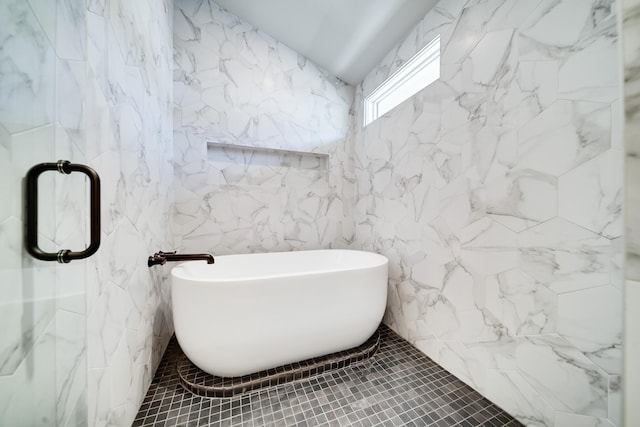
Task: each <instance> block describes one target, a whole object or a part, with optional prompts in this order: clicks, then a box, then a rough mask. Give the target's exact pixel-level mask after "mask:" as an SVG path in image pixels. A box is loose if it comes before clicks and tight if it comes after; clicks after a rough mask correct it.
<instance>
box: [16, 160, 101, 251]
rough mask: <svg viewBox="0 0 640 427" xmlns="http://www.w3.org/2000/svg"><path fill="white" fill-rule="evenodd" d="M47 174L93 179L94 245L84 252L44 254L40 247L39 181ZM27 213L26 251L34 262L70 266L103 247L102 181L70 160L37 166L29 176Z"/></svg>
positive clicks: (92, 238)
mask: <svg viewBox="0 0 640 427" xmlns="http://www.w3.org/2000/svg"><path fill="white" fill-rule="evenodd" d="M46 171H58V172H60V173H61V174H65V175H69V174H70V173H72V172H82V173H83V174H85V175H87V177H89V184H90V186H91V196H90V210H91V211H90V215H91V242H90V243H89V246H88V247H87V248H86V249H85V250H83V251H78V252H74V251H71V250H69V249H61V250H59V251H58V252H44V251H43V250H42V249H40V247H39V246H38V177H39V176H40V174H41V173H43V172H46ZM25 211H26V223H25V247H26V249H27V252H29V254H31V256H33V257H34V258H37V259H39V260H42V261H58V262H59V263H65V264H66V263H68V262H71V261H72V260H75V259H83V258H87V257H90V256H91V255H93V254H95V253H96V251H97V250H98V248H99V247H100V177H99V176H98V174H97V173H96V171H95V170H93V169H91V168H90V167H89V166H85V165H81V164H74V163H71V162H69V161H68V160H59V161H58V162H56V163H40V164H37V165H35V166H33V167H32V168H31V169H29V171H28V172H27V176H26V204H25Z"/></svg>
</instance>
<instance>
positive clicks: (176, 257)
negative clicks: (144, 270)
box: [147, 251, 215, 267]
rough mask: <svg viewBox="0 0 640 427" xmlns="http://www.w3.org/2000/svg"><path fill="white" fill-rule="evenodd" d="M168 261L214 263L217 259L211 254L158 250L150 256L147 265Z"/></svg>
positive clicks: (161, 263) (162, 263)
mask: <svg viewBox="0 0 640 427" xmlns="http://www.w3.org/2000/svg"><path fill="white" fill-rule="evenodd" d="M167 261H207V264H213V263H214V262H215V261H214V259H213V255H211V254H177V253H176V252H175V251H173V252H162V251H160V252H156V253H155V254H153V255H152V256H150V257H149V259H148V261H147V265H148V266H149V267H152V266H154V265H158V264H160V265H164V264H165V263H166V262H167Z"/></svg>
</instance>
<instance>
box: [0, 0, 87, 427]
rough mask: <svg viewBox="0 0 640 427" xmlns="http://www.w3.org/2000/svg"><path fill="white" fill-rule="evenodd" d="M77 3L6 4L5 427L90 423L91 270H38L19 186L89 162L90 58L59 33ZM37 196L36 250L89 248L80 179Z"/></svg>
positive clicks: (2, 48) (1, 92)
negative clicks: (51, 166) (26, 243)
mask: <svg viewBox="0 0 640 427" xmlns="http://www.w3.org/2000/svg"><path fill="white" fill-rule="evenodd" d="M73 3H75V2H73V1H72V2H68V1H66V2H63V1H60V2H58V1H56V0H47V1H41V0H29V1H26V0H0V171H1V172H0V173H1V178H0V327H1V328H2V329H1V331H0V425H3V426H76V425H78V426H80V425H86V424H87V414H86V413H87V409H86V407H87V405H86V375H87V369H86V296H85V290H84V289H85V286H84V284H85V283H84V282H85V280H86V271H85V270H86V267H85V263H84V262H83V261H75V262H72V263H70V264H58V263H55V262H44V261H38V260H36V259H34V258H32V257H31V256H29V255H28V254H27V253H26V252H25V250H24V248H23V224H24V214H23V199H24V197H23V178H24V176H25V174H26V172H27V171H28V169H29V168H30V167H31V166H33V165H35V164H37V163H41V162H55V161H57V160H59V159H64V160H71V161H74V162H82V160H83V159H82V149H81V148H82V143H83V142H82V141H83V139H84V136H83V126H82V106H81V103H82V91H81V90H78V88H80V89H81V88H82V87H83V85H82V81H81V80H82V78H83V74H84V71H83V70H84V65H83V64H84V63H83V55H84V53H83V52H82V51H81V49H80V51H78V49H75V50H74V49H70V48H69V46H68V43H67V40H64V39H65V38H68V37H65V36H64V34H63V33H62V32H61V31H60V26H61V25H65V20H67V19H68V17H69V12H70V10H69V7H70V5H71V4H73ZM78 3H79V4H81V3H82V2H78ZM74 12H75V13H76V16H75V17H74V19H84V18H82V16H79V17H78V16H77V13H80V14H81V13H84V12H83V9H82V7H77V8H76V9H75V10H74ZM66 27H67V29H66V30H65V31H68V26H66ZM76 38H77V39H78V40H83V39H84V38H85V35H84V34H81V33H78V34H76ZM71 47H72V48H73V46H71ZM39 196H40V197H39V205H40V212H39V216H38V222H39V224H38V226H39V236H38V243H39V245H40V247H41V248H42V249H43V250H47V251H51V252H56V251H57V250H58V249H63V248H64V249H74V250H79V249H78V248H84V245H86V242H87V241H88V240H87V239H86V233H87V230H86V225H85V219H84V216H85V212H86V207H85V205H86V191H85V182H84V178H83V177H82V176H80V177H78V176H71V175H70V176H63V175H60V174H57V173H46V174H43V175H42V176H41V177H40V179H39Z"/></svg>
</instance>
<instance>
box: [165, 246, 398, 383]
mask: <svg viewBox="0 0 640 427" xmlns="http://www.w3.org/2000/svg"><path fill="white" fill-rule="evenodd" d="M387 266H388V260H387V258H386V257H384V256H382V255H378V254H374V253H370V252H362V251H350V250H334V249H331V250H314V251H299V252H280V253H265V254H247V255H228V256H218V257H216V258H215V264H206V263H205V262H203V261H190V262H185V263H183V264H180V265H178V266H177V267H174V268H173V270H171V276H172V283H171V296H172V299H173V322H174V326H175V331H176V337H177V338H178V342H179V343H180V347H181V348H182V349H183V351H184V353H185V354H186V356H187V357H188V358H189V359H190V360H191V361H192V362H193V363H194V364H196V365H197V366H198V367H199V368H200V369H202V370H203V371H205V372H208V373H210V374H213V375H218V376H221V377H236V376H242V375H247V374H251V373H254V372H259V371H261V370H264V369H270V368H275V367H278V366H282V365H285V364H288V363H293V362H298V361H302V360H305V359H309V358H312V357H318V356H323V355H326V354H330V353H333V352H337V351H342V350H347V349H350V348H353V347H357V346H359V345H360V344H362V343H364V342H365V341H366V340H367V339H368V338H369V337H370V336H371V335H372V334H373V333H374V332H375V330H376V328H377V327H378V326H379V324H380V321H381V320H382V316H383V314H384V310H385V307H386V301H387V276H388V272H387Z"/></svg>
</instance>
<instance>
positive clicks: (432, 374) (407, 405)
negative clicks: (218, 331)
mask: <svg viewBox="0 0 640 427" xmlns="http://www.w3.org/2000/svg"><path fill="white" fill-rule="evenodd" d="M381 332H382V336H381V342H380V349H379V350H378V352H377V353H376V354H375V355H374V356H373V357H372V358H371V359H368V360H365V361H363V362H359V363H357V364H353V365H350V366H347V367H346V368H342V369H339V370H336V371H329V372H324V373H323V374H320V375H318V376H315V377H311V378H307V379H303V380H299V381H296V382H293V383H290V384H285V385H279V386H274V387H269V388H265V389H261V390H255V391H253V392H250V393H247V394H243V395H239V396H234V397H231V398H206V397H200V396H195V395H193V394H191V393H189V392H188V391H186V390H185V389H184V388H182V386H181V385H180V383H179V379H178V374H177V369H176V364H177V362H178V360H179V358H180V356H181V355H182V351H181V350H180V347H179V346H178V344H177V342H176V340H175V338H174V339H172V341H171V343H170V344H169V347H168V348H167V351H166V353H165V355H164V357H163V359H162V362H161V364H160V367H159V368H158V371H157V372H156V375H155V377H154V379H153V382H152V383H151V386H150V387H149V391H148V392H147V396H146V397H145V399H144V401H143V403H142V406H141V407H140V411H139V412H138V415H137V417H136V420H135V421H134V423H133V426H134V427H143V426H144V427H146V426H188V427H195V426H255V427H258V426H278V427H279V426H283V427H285V426H286V427H289V426H300V427H305V426H332V427H333V426H358V427H364V426H385V427H386V426H415V427H423V426H437V427H449V426H461V427H477V426H487V427H497V426H508V427H516V426H520V425H521V424H520V423H518V422H517V421H516V420H514V419H513V418H512V417H511V416H509V415H508V414H506V413H505V412H504V411H502V410H501V409H500V408H498V407H497V406H495V405H494V404H492V403H491V402H489V401H488V400H487V399H485V398H483V397H482V396H481V395H480V394H478V393H477V392H475V391H474V390H473V389H471V388H470V387H468V386H467V385H465V384H464V383H463V382H462V381H460V380H458V379H457V378H455V377H454V376H453V375H451V374H450V373H448V372H447V371H445V370H444V369H443V368H441V367H440V366H438V365H437V364H436V363H435V362H433V361H432V360H431V359H429V358H428V357H427V356H425V355H424V354H422V353H420V352H419V351H418V350H417V349H415V348H414V347H413V346H411V345H410V344H409V343H408V342H406V341H404V340H403V339H402V338H400V337H399V336H398V335H397V334H395V333H394V332H393V331H391V330H390V329H389V328H387V327H386V326H382V327H381Z"/></svg>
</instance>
